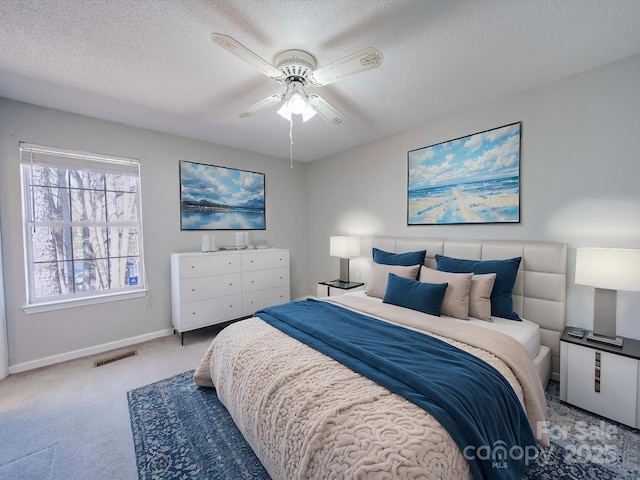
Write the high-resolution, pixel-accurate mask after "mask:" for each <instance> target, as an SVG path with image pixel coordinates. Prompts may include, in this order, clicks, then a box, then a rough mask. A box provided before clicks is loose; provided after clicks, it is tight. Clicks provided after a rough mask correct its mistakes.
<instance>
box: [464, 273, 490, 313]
mask: <svg viewBox="0 0 640 480" xmlns="http://www.w3.org/2000/svg"><path fill="white" fill-rule="evenodd" d="M495 281H496V274H495V273H484V274H478V275H474V276H473V278H472V279H471V288H470V289H469V315H471V316H472V317H476V318H479V319H480V320H484V321H485V322H493V319H492V318H491V292H492V291H493V284H494V283H495Z"/></svg>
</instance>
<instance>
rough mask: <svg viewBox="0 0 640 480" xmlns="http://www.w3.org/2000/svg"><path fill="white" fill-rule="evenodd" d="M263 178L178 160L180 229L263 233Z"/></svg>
mask: <svg viewBox="0 0 640 480" xmlns="http://www.w3.org/2000/svg"><path fill="white" fill-rule="evenodd" d="M264 192H265V175H264V173H258V172H249V171H246V170H238V169H235V168H228V167H220V166H217V165H207V164H204V163H194V162H187V161H184V160H183V161H180V229H181V230H265V229H266V228H267V226H266V216H265V194H264Z"/></svg>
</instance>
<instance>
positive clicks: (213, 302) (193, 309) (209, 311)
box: [173, 294, 242, 332]
mask: <svg viewBox="0 0 640 480" xmlns="http://www.w3.org/2000/svg"><path fill="white" fill-rule="evenodd" d="M240 316H242V295H239V294H238V295H228V296H226V297H218V298H212V299H209V300H200V301H199V302H190V303H183V304H182V305H181V306H180V322H179V323H180V325H176V324H174V325H173V326H174V327H175V328H176V330H178V331H179V332H186V331H189V330H194V329H196V328H200V327H205V326H207V325H214V324H216V323H222V322H224V321H226V320H231V319H233V318H237V317H240Z"/></svg>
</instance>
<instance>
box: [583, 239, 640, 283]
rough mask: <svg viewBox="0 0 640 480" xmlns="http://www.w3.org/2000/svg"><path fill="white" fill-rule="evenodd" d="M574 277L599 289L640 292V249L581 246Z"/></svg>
mask: <svg viewBox="0 0 640 480" xmlns="http://www.w3.org/2000/svg"><path fill="white" fill-rule="evenodd" d="M575 280H576V283H577V284H579V285H590V286H593V287H596V288H605V289H608V290H631V291H640V250H630V249H622V248H578V249H577V252H576V278H575Z"/></svg>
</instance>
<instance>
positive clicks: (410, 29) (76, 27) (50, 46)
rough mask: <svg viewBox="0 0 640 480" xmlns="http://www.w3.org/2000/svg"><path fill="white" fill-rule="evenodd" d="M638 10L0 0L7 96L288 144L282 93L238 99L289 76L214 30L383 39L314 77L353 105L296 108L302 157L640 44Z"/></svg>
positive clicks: (336, 51)
mask: <svg viewBox="0 0 640 480" xmlns="http://www.w3.org/2000/svg"><path fill="white" fill-rule="evenodd" d="M639 25H640V1H637V0H630V1H625V0H598V1H593V0H561V1H546V0H538V1H533V0H532V1H525V0H519V1H516V0H514V1H508V0H499V1H486V0H475V1H456V0H447V1H428V0H418V1H411V0H394V1H388V0H322V1H316V0H230V1H223V0H33V1H29V0H0V96H2V97H6V98H11V99H15V100H20V101H24V102H29V103H33V104H37V105H42V106H46V107H50V108H56V109H60V110H65V111H69V112H74V113H79V114H84V115H89V116H92V117H97V118H102V119H107V120H112V121H115V122H120V123H124V124H128V125H134V126H139V127H145V128H149V129H153V130H159V131H162V132H169V133H173V134H177V135H183V136H186V137H191V138H196V139H201V140H205V141H208V142H213V143H216V144H220V145H226V146H230V147H237V148H242V149H247V150H251V151H255V152H261V153H264V154H268V155H272V156H275V157H281V158H286V159H288V158H289V124H288V122H286V121H285V120H283V119H282V118H280V117H279V116H278V115H276V113H275V112H276V110H277V108H278V107H277V106H272V107H270V108H269V109H267V110H264V111H262V112H260V113H258V114H256V115H255V116H253V117H251V118H245V119H243V118H240V117H238V115H237V112H239V111H240V110H242V109H243V108H244V107H246V106H248V105H251V104H253V103H255V102H257V101H258V100H261V99H263V98H265V97H267V96H269V95H270V94H272V93H281V92H282V90H283V89H282V87H281V86H280V84H278V83H276V82H275V81H273V80H271V79H269V78H267V77H266V76H264V75H262V74H261V73H259V72H258V71H257V70H255V69H253V68H252V67H251V66H250V65H248V64H246V63H245V62H243V61H242V60H240V59H238V58H237V57H235V56H234V55H232V54H230V53H229V52H228V51H226V50H224V49H222V48H220V47H218V46H216V45H214V44H213V42H212V41H211V39H210V34H211V33H212V32H217V33H223V34H227V35H230V36H232V37H234V38H235V39H236V40H238V41H239V42H241V43H242V44H244V45H245V46H247V47H248V48H249V49H251V50H252V51H253V52H255V53H256V54H257V55H259V56H261V57H262V58H264V59H265V60H267V61H268V62H273V60H274V58H275V56H276V55H277V54H278V53H279V52H281V51H283V50H287V49H292V48H297V49H302V50H306V51H308V52H309V53H311V54H312V55H314V56H315V57H316V59H317V61H318V66H320V67H321V66H323V65H326V64H328V63H330V62H333V61H334V60H337V59H339V58H342V57H343V56H345V55H348V54H350V53H352V52H355V51H358V50H361V49H363V48H365V47H374V48H376V49H378V50H380V51H381V52H382V54H383V55H384V60H383V63H382V66H381V67H380V68H378V69H374V70H369V71H366V72H363V73H360V74H358V75H355V76H351V77H349V78H346V79H343V80H341V81H339V82H336V83H334V84H331V85H326V86H324V87H321V88H310V89H308V91H309V93H317V94H319V95H321V96H322V97H323V98H324V99H326V100H327V101H328V102H329V103H331V104H332V105H333V106H334V107H335V108H336V109H337V110H339V111H340V112H341V113H342V114H343V115H344V116H345V117H346V120H345V122H344V123H343V124H342V125H340V126H331V125H328V124H326V123H325V122H323V121H322V120H321V119H320V118H319V117H318V116H316V117H315V118H313V119H312V120H310V121H309V122H307V123H302V121H301V120H298V121H294V126H293V137H294V159H295V160H299V161H305V162H308V161H313V160H316V159H319V158H323V157H326V156H329V155H332V154H335V153H338V152H341V151H344V150H347V149H349V148H353V147H355V146H358V145H363V144H365V143H369V142H371V141H374V140H376V139H379V138H383V137H387V136H389V135H392V134H395V133H398V132H401V131H404V130H407V129H409V128H412V127H415V126H418V125H423V124H426V123H428V122H431V121H433V120H437V119H439V118H443V117H446V116H449V115H452V114H455V113H457V112H460V111H464V110H467V109H470V108H473V107H476V106H478V105H482V104H486V103H489V102H493V101H496V100H498V99H500V98H504V97H508V96H510V95H513V94H516V93H519V92H522V91H525V90H529V89H531V88H535V87H538V86H541V85H545V84H549V83H551V82H554V81H557V80H560V79H563V78H566V77H568V76H571V75H574V74H576V73H580V72H583V71H586V70H589V69H592V68H595V67H598V66H600V65H604V64H606V63H610V62H613V61H615V60H619V59H622V58H625V57H629V56H632V55H635V54H638V53H640V33H639V32H640V28H638V26H639ZM297 118H299V117H297ZM462 133H468V132H461V134H462ZM27 140H28V139H27Z"/></svg>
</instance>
